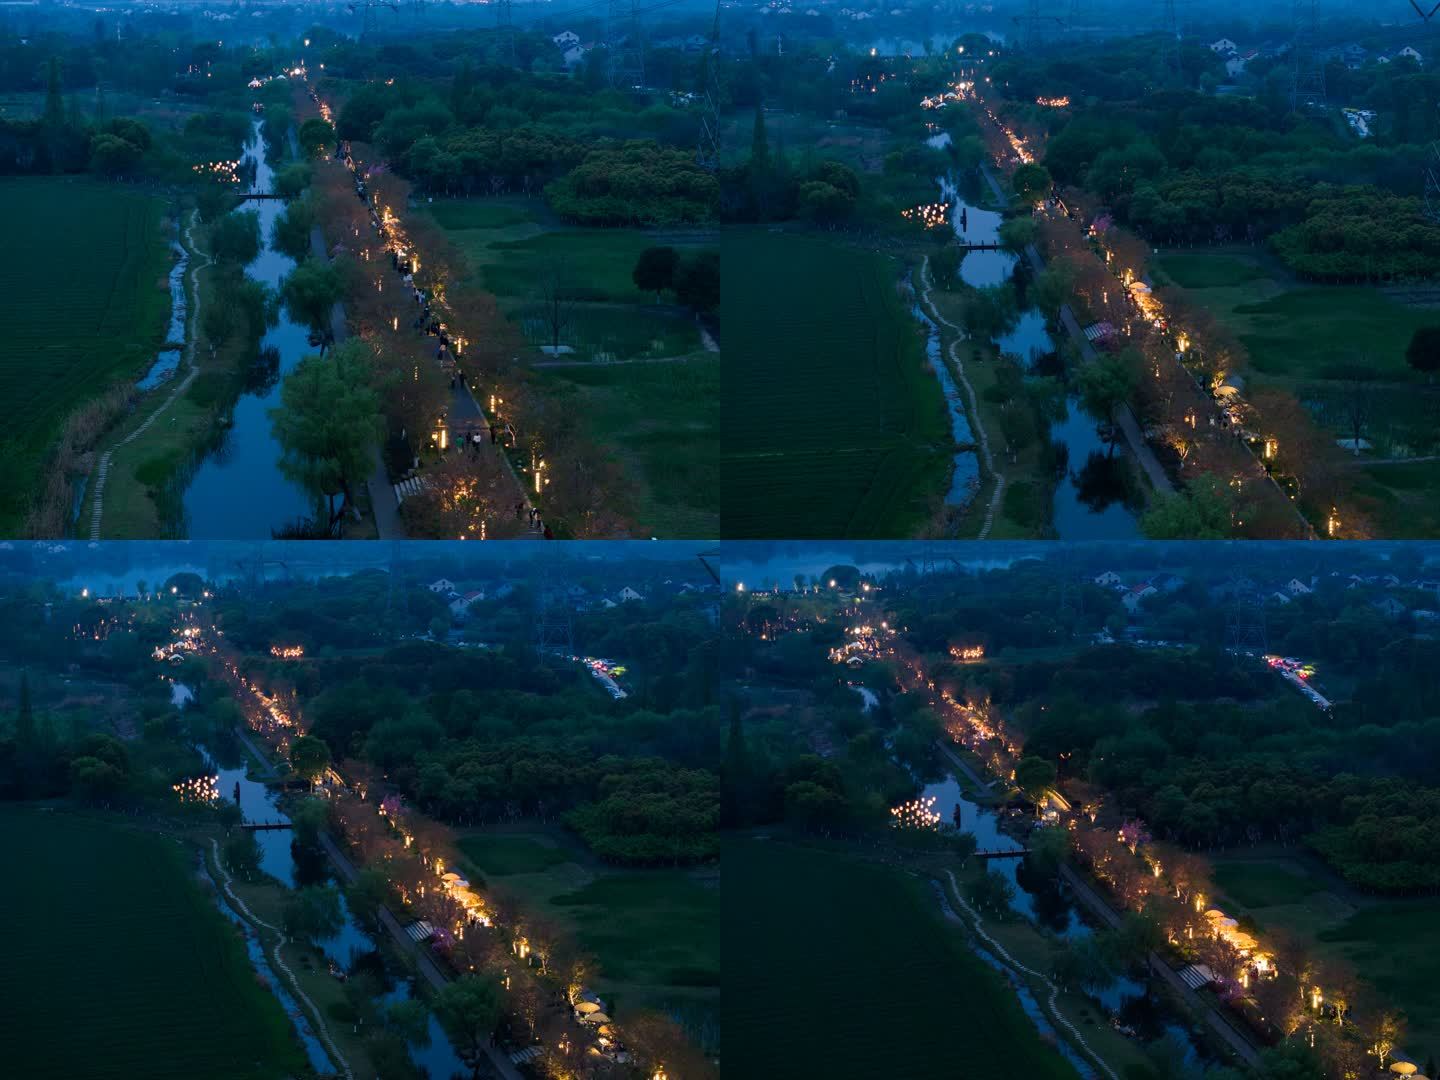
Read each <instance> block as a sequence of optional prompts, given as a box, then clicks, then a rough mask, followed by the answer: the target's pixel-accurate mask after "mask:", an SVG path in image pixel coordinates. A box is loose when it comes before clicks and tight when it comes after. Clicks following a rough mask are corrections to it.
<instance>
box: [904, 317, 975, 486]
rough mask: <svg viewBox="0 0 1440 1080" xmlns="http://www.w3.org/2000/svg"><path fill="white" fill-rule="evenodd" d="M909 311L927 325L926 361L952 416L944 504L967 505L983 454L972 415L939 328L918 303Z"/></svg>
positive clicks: (921, 323) (948, 413) (947, 413)
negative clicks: (951, 450)
mask: <svg viewBox="0 0 1440 1080" xmlns="http://www.w3.org/2000/svg"><path fill="white" fill-rule="evenodd" d="M910 311H911V314H913V315H914V316H915V319H916V320H917V321H918V322H919V323H920V325H921V326H923V327H924V328H925V362H926V364H928V365H929V367H930V370H931V371H933V372H934V373H935V377H936V378H937V379H939V380H940V390H941V393H943V394H944V395H945V414H946V416H948V417H949V420H950V438H951V441H952V442H953V443H954V444H955V453H954V458H953V467H952V469H951V471H950V490H949V491H947V492H946V493H945V505H946V506H955V507H959V508H961V509H964V508H965V507H967V506H969V505H970V503H971V502H973V501H974V499H975V493H976V491H977V490H979V487H980V456H979V453H978V451H977V450H976V445H975V433H974V432H973V431H972V430H971V429H970V418H969V415H968V414H967V413H966V412H965V398H964V397H963V396H962V395H961V391H960V387H959V385H958V384H957V383H956V382H955V379H954V377H953V376H952V375H951V374H950V365H949V364H947V363H946V362H945V358H944V356H942V355H941V351H940V328H939V327H938V326H936V325H935V323H934V321H933V320H932V319H931V318H930V316H928V315H926V314H925V311H924V309H922V308H921V307H920V305H919V304H918V303H914V304H911V305H910Z"/></svg>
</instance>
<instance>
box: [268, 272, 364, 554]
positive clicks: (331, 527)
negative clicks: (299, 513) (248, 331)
mask: <svg viewBox="0 0 1440 1080" xmlns="http://www.w3.org/2000/svg"><path fill="white" fill-rule="evenodd" d="M296 272H297V273H298V272H299V271H298V270H297V271H296ZM293 276H294V275H292V277H293ZM371 361H372V357H371V354H370V350H369V347H368V346H367V345H365V344H364V343H363V342H359V341H347V342H345V344H343V345H341V346H340V347H338V348H337V349H336V350H335V352H334V354H333V355H332V356H331V357H330V358H329V359H328V360H327V359H326V358H324V357H322V356H307V357H305V358H304V359H303V360H301V361H300V363H299V364H297V365H296V366H295V369H294V370H293V371H292V372H291V373H290V374H289V375H288V376H287V377H286V379H285V381H284V383H282V384H281V387H280V405H279V407H278V408H274V409H271V410H270V423H271V427H272V429H273V431H274V433H275V439H276V441H277V442H279V444H280V448H281V451H282V453H281V457H280V471H281V472H282V473H284V475H285V476H286V477H287V478H288V479H289V480H291V481H292V482H294V483H296V484H298V485H299V486H300V487H301V488H303V489H304V490H305V491H307V492H308V493H309V494H310V496H311V497H312V499H313V500H314V502H315V507H316V516H317V523H318V519H319V516H320V515H321V514H322V513H323V514H325V516H326V522H325V530H324V531H325V532H326V534H327V535H328V534H330V533H333V532H334V531H335V530H336V527H337V526H338V525H339V523H340V522H341V520H342V519H343V518H344V516H345V514H346V513H347V512H348V511H349V509H350V507H351V506H352V505H353V503H354V501H355V491H356V489H357V487H358V486H359V484H361V483H362V482H363V481H364V478H365V477H366V476H368V475H369V474H370V471H371V469H372V468H373V467H374V464H375V451H376V449H377V448H378V447H379V445H380V434H381V423H380V399H379V397H378V396H377V395H376V393H375V391H374V390H373V389H371V386H370V374H371V372H370V367H371ZM337 496H339V499H340V502H339V505H338V506H337V505H336V497H337Z"/></svg>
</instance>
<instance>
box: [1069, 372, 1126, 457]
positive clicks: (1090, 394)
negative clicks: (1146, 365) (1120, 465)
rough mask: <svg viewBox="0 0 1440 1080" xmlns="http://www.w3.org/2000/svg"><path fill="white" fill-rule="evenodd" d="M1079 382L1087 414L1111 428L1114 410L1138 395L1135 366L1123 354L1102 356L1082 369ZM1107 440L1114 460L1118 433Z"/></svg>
mask: <svg viewBox="0 0 1440 1080" xmlns="http://www.w3.org/2000/svg"><path fill="white" fill-rule="evenodd" d="M1078 381H1079V384H1080V401H1081V404H1083V405H1084V406H1085V411H1086V412H1088V413H1089V414H1090V415H1091V416H1093V417H1095V419H1096V420H1098V421H1100V422H1101V423H1102V424H1105V425H1107V427H1108V426H1109V425H1111V424H1112V422H1113V421H1112V418H1113V416H1114V414H1115V410H1116V409H1118V408H1120V407H1121V406H1122V405H1124V404H1125V403H1126V402H1128V401H1129V400H1130V395H1131V394H1133V393H1134V392H1135V366H1134V363H1133V362H1132V360H1131V358H1130V357H1128V356H1126V355H1124V354H1120V355H1113V356H1103V357H1101V358H1100V359H1099V360H1096V361H1094V362H1092V363H1089V364H1086V365H1085V366H1084V367H1082V368H1081V369H1080V376H1079V380H1078ZM1105 441H1106V442H1107V443H1108V444H1109V446H1110V449H1109V452H1108V455H1107V456H1111V457H1113V456H1114V454H1115V443H1116V442H1118V441H1119V440H1118V437H1117V435H1116V433H1115V432H1114V431H1113V430H1112V431H1111V434H1110V435H1109V436H1108V437H1107V438H1106V440H1105Z"/></svg>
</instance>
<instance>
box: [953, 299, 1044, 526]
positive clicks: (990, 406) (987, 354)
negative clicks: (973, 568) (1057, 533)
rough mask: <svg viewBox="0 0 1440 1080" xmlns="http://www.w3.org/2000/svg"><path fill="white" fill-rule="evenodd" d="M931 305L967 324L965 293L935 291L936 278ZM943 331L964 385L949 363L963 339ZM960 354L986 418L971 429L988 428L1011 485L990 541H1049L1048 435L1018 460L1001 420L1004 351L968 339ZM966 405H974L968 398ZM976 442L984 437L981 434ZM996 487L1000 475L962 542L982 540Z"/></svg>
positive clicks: (982, 495) (985, 488) (984, 489)
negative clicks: (999, 392) (1010, 449)
mask: <svg viewBox="0 0 1440 1080" xmlns="http://www.w3.org/2000/svg"><path fill="white" fill-rule="evenodd" d="M930 300H931V303H932V304H934V306H935V309H936V310H937V311H938V312H939V313H940V314H941V315H942V316H944V317H945V318H946V319H948V320H949V321H950V322H951V323H952V324H953V325H954V326H962V325H964V323H963V319H964V313H965V305H966V303H967V294H966V292H965V290H963V289H958V288H957V289H955V290H953V291H950V292H946V291H944V290H941V289H938V288H935V287H934V286H933V277H932V287H931V290H930ZM940 331H941V341H942V342H943V349H942V354H943V355H944V356H945V357H946V358H947V362H949V363H950V365H951V374H952V375H953V376H954V377H955V378H956V380H957V381H958V379H959V372H958V371H956V370H955V365H954V363H953V362H952V361H950V359H949V358H950V345H951V342H952V340H954V339H955V338H957V337H959V334H958V332H957V331H955V330H952V329H950V328H949V327H947V326H945V325H944V323H941V324H940ZM954 351H955V354H956V355H958V356H959V358H960V362H961V363H962V364H963V365H964V370H965V377H966V378H967V379H969V381H970V385H971V387H973V388H974V391H975V402H976V405H977V406H978V408H979V414H980V415H979V416H978V417H977V416H971V417H970V426H971V428H972V429H973V428H976V427H977V425H978V426H979V427H983V428H984V430H985V432H986V435H987V436H988V437H989V440H990V459H991V463H992V464H993V465H994V468H995V474H997V475H998V476H1000V477H1003V478H1004V481H1005V490H1004V491H1003V492H1002V494H1001V496H1000V504H999V506H998V507H997V511H996V514H995V517H994V519H993V520H992V522H991V525H990V531H989V533H987V534H986V537H985V539H987V540H1033V539H1037V538H1044V537H1046V536H1047V535H1048V533H1049V526H1050V505H1051V494H1052V491H1053V487H1054V478H1053V477H1049V476H1046V475H1044V460H1043V458H1044V455H1043V450H1044V446H1045V439H1044V434H1043V432H1042V433H1041V434H1040V435H1039V436H1038V437H1036V438H1034V439H1031V440H1030V442H1029V444H1028V445H1026V446H1025V448H1024V449H1022V450H1020V451H1019V452H1018V453H1017V454H1016V455H1015V457H1014V459H1013V460H1012V459H1011V456H1010V453H1009V452H1008V449H1007V445H1006V442H1005V438H1004V435H1003V434H1002V432H1003V430H1004V429H1003V427H1002V421H1001V416H1002V415H1003V413H1004V411H1005V408H1006V405H1007V401H1006V400H1005V399H1003V398H999V397H997V396H995V388H996V385H997V383H998V382H999V378H998V377H997V369H998V366H999V363H998V362H999V359H1000V347H999V346H998V345H996V344H995V343H994V342H992V341H977V340H975V339H973V338H964V339H961V340H960V341H959V343H958V344H957V345H956V347H955V350H954ZM962 392H963V388H962ZM966 402H967V405H968V402H969V398H968V396H967V398H966ZM1021 407H1027V408H1028V407H1029V406H1028V404H1027V405H1023V406H1021ZM976 438H977V439H978V438H979V432H978V431H977V432H976ZM982 464H983V462H982ZM995 482H996V475H991V476H986V477H984V483H983V484H982V485H981V487H980V491H979V493H978V494H977V495H976V496H975V501H974V502H973V503H972V504H971V506H970V509H969V511H968V512H967V513H966V514H965V516H964V517H963V518H962V519H961V520H960V523H959V533H958V534H957V539H962V540H973V539H976V538H977V537H978V536H979V533H980V530H981V528H982V527H983V526H984V523H985V512H986V508H987V507H988V506H989V505H990V501H991V499H992V497H993V496H994V492H995Z"/></svg>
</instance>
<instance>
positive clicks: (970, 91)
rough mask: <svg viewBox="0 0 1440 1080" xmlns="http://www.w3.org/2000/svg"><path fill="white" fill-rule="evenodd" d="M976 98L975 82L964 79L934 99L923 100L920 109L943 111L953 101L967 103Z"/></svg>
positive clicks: (951, 85)
mask: <svg viewBox="0 0 1440 1080" xmlns="http://www.w3.org/2000/svg"><path fill="white" fill-rule="evenodd" d="M974 96H975V83H974V81H973V80H971V79H963V80H961V81H959V82H955V83H951V84H950V89H948V90H945V91H942V92H941V93H939V94H936V95H934V96H933V97H923V98H921V99H920V107H921V108H922V109H943V108H944V107H945V106H946V105H948V104H950V103H951V102H952V101H966V100H968V99H969V98H973V97H974Z"/></svg>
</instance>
